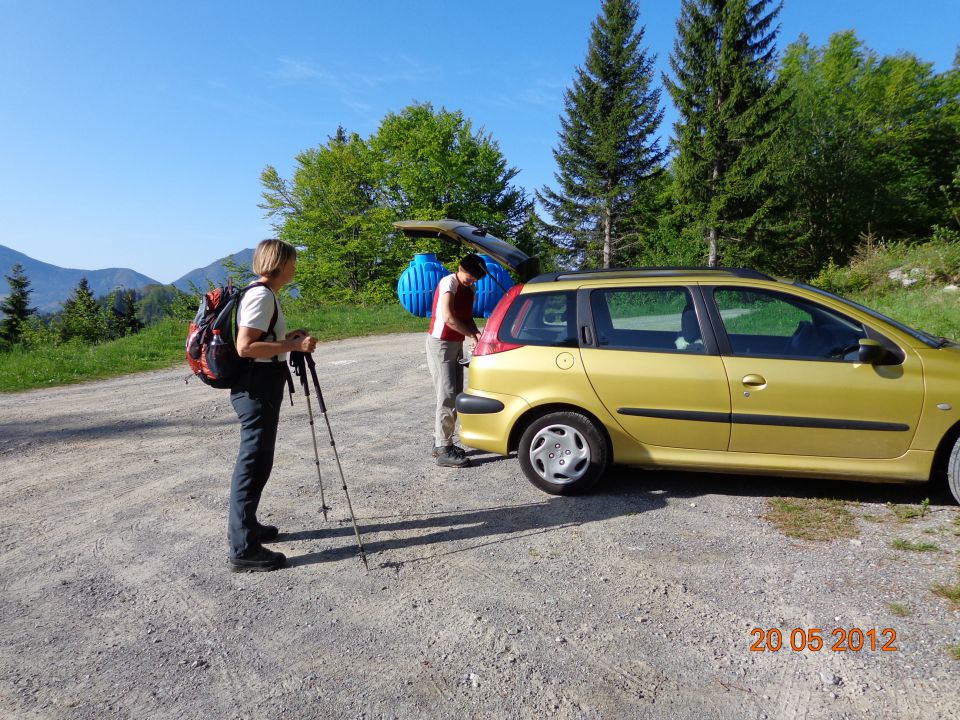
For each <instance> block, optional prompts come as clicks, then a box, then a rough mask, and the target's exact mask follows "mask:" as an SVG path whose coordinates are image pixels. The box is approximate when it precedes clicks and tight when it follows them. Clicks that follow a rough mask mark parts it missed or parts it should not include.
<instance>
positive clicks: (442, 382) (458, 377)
mask: <svg viewBox="0 0 960 720" xmlns="http://www.w3.org/2000/svg"><path fill="white" fill-rule="evenodd" d="M462 357H463V342H453V341H450V340H439V339H437V338H435V337H433V336H432V335H427V367H428V368H430V377H431V378H433V389H434V391H435V393H436V396H437V410H436V419H435V423H434V428H433V440H434V445H437V446H439V447H446V446H447V445H453V436H454V431H455V429H456V425H457V409H456V407H455V405H454V402H455V401H456V399H457V395H459V394H460V393H461V392H463V365H461V364H460V363H459V362H457V361H458V360H459V359H460V358H462Z"/></svg>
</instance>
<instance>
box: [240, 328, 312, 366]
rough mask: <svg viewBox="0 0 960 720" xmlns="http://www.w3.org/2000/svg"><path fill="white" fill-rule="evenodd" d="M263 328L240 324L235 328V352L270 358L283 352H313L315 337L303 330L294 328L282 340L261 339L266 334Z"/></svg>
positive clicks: (244, 356)
mask: <svg viewBox="0 0 960 720" xmlns="http://www.w3.org/2000/svg"><path fill="white" fill-rule="evenodd" d="M266 334H267V333H266V332H265V331H263V330H257V329H256V328H251V327H246V326H244V325H241V326H240V327H239V328H237V354H238V355H239V356H240V357H242V358H250V359H256V358H271V357H273V356H274V355H279V354H280V353H285V352H313V351H314V349H315V348H316V347H317V340H316V338H312V337H310V335H308V334H307V332H306V331H305V330H295V331H294V332H292V333H290V334H288V335H287V337H286V339H284V340H261V338H262V337H264V336H266Z"/></svg>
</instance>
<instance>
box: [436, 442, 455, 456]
mask: <svg viewBox="0 0 960 720" xmlns="http://www.w3.org/2000/svg"><path fill="white" fill-rule="evenodd" d="M451 447H453V446H452V445H434V446H433V456H434V457H440V455H441V454H443V453H445V452H446V451H447V449H448V448H451Z"/></svg>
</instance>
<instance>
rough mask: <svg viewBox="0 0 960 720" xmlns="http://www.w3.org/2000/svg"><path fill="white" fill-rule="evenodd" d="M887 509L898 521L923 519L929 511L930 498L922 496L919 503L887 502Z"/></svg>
mask: <svg viewBox="0 0 960 720" xmlns="http://www.w3.org/2000/svg"><path fill="white" fill-rule="evenodd" d="M887 510H889V511H890V512H891V513H893V515H894V516H895V517H896V518H897V519H898V520H899V521H900V522H907V521H908V520H917V519H923V518H925V517H926V516H927V513H928V512H930V498H924V499H923V500H922V501H921V503H920V504H919V505H894V504H893V503H891V502H888V503H887Z"/></svg>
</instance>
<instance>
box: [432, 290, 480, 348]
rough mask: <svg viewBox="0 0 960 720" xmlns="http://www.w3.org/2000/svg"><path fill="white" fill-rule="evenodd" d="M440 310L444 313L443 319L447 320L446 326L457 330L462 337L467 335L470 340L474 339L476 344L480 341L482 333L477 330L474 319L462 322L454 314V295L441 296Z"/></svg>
mask: <svg viewBox="0 0 960 720" xmlns="http://www.w3.org/2000/svg"><path fill="white" fill-rule="evenodd" d="M439 305H440V308H439V309H440V310H441V311H442V312H443V317H445V318H446V321H445V322H444V324H445V325H446V326H447V327H448V328H451V329H453V330H456V331H457V332H458V333H460V334H461V335H466V336H467V337H468V338H472V339H473V341H474V342H479V341H480V331H479V330H478V329H477V325H476V323H474V322H473V318H470V320H469V321H466V320H461V319H460V318H458V317H456V316H455V315H454V314H453V293H449V292H445V293H443V294H442V295H441V296H440V300H439Z"/></svg>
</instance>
